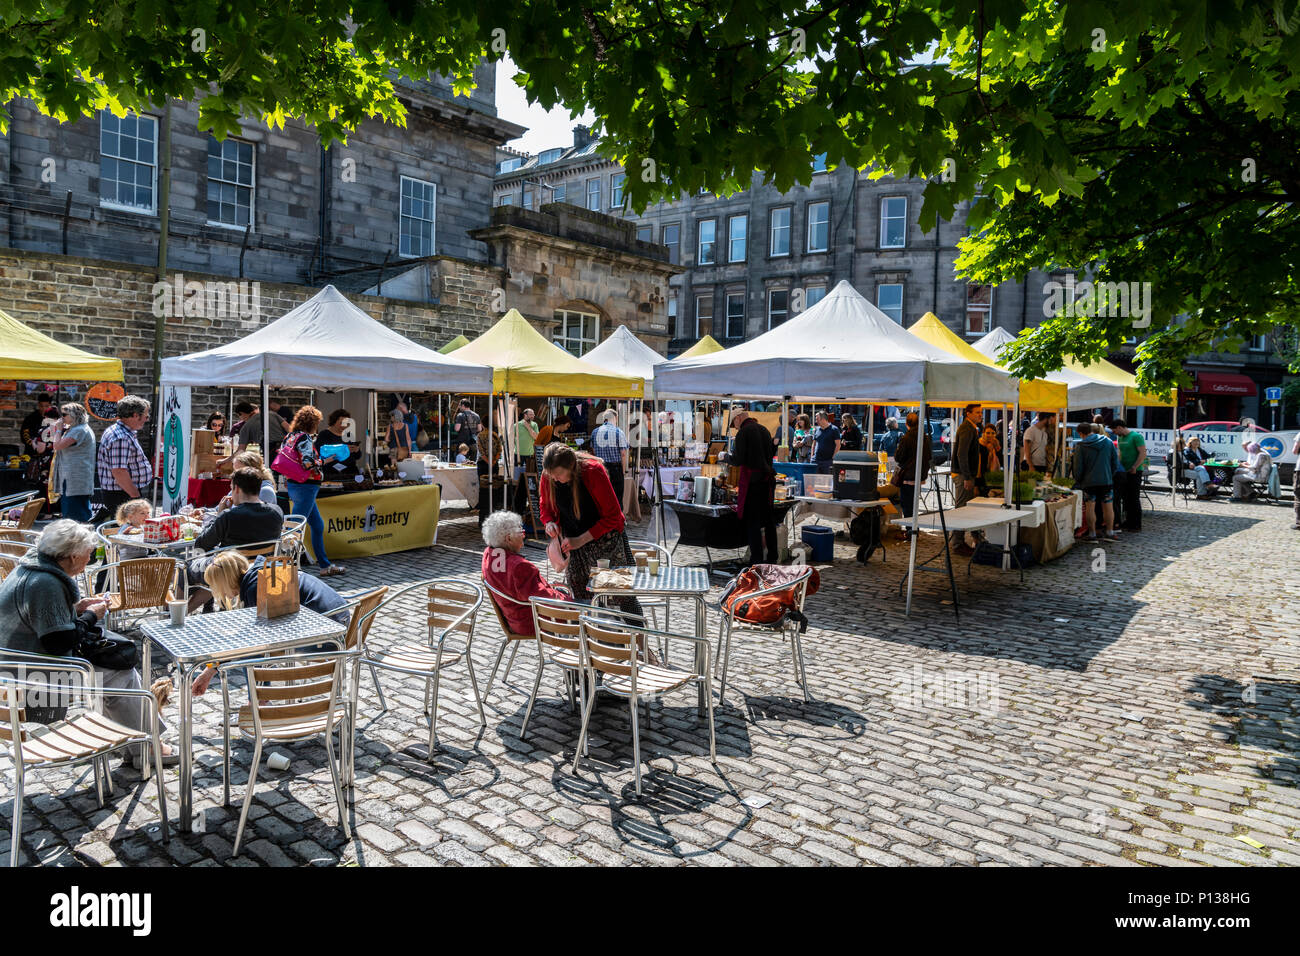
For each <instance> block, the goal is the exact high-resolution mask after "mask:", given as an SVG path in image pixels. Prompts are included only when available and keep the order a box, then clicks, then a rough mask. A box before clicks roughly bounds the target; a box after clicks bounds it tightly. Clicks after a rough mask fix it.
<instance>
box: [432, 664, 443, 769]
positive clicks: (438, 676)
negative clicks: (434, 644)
mask: <svg viewBox="0 0 1300 956" xmlns="http://www.w3.org/2000/svg"><path fill="white" fill-rule="evenodd" d="M441 681H442V645H441V644H439V645H438V656H437V658H436V659H435V660H434V662H433V687H432V692H433V696H432V705H431V707H430V709H429V760H433V747H434V744H435V743H436V742H437V739H438V685H439V684H440V683H441Z"/></svg>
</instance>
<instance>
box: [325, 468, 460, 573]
mask: <svg viewBox="0 0 1300 956" xmlns="http://www.w3.org/2000/svg"><path fill="white" fill-rule="evenodd" d="M440 505H441V497H440V494H439V488H438V486H437V485H410V486H407V487H402V488H377V489H375V490H374V491H354V492H352V493H350V494H343V495H332V496H330V497H328V498H317V499H316V506H317V507H318V508H319V509H320V515H321V519H322V520H323V521H324V522H325V549H326V551H327V552H328V554H329V556H330V560H331V561H333V560H334V559H335V558H364V557H368V556H370V555H372V554H392V553H393V552H395V551H409V550H411V549H412V548H427V547H430V546H431V545H432V544H433V543H434V541H435V540H436V539H437V536H438V512H439V508H440ZM307 541H308V545H309V546H310V547H311V551H312V556H313V557H315V555H316V548H315V545H314V544H313V543H312V541H311V532H310V531H308V535H307Z"/></svg>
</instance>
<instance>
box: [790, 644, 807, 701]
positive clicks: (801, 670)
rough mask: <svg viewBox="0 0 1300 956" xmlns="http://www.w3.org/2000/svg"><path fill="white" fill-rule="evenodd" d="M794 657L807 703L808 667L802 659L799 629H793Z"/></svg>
mask: <svg viewBox="0 0 1300 956" xmlns="http://www.w3.org/2000/svg"><path fill="white" fill-rule="evenodd" d="M793 637H794V648H793V650H794V652H795V659H796V660H797V661H798V662H799V678H800V680H799V683H800V685H801V686H802V687H803V700H804V703H805V704H806V703H808V702H809V701H810V700H811V698H810V697H809V696H808V668H807V666H806V665H805V664H804V659H803V637H802V636H801V635H800V634H799V629H798V628H797V627H796V628H794V629H793Z"/></svg>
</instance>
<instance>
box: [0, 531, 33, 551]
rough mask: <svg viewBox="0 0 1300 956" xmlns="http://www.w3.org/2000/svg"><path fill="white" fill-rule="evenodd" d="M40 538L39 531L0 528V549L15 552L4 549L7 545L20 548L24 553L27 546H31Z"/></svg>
mask: <svg viewBox="0 0 1300 956" xmlns="http://www.w3.org/2000/svg"><path fill="white" fill-rule="evenodd" d="M40 540H41V533H40V532H39V531H19V530H18V529H17V528H4V529H0V550H4V551H5V553H6V554H14V553H16V552H14V551H9V550H5V548H6V547H7V546H12V547H17V548H22V549H23V551H24V553H26V551H27V549H28V548H31V547H33V546H34V545H35V544H36V543H37V542H38V541H40Z"/></svg>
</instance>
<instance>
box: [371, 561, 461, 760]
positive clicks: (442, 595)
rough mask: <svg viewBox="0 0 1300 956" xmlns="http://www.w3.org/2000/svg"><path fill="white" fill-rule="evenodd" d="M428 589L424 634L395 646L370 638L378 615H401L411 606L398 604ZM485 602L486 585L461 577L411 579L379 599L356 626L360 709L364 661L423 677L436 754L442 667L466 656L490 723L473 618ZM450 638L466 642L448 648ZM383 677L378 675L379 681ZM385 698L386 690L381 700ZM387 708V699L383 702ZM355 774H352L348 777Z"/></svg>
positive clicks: (430, 750)
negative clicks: (482, 691) (476, 671)
mask: <svg viewBox="0 0 1300 956" xmlns="http://www.w3.org/2000/svg"><path fill="white" fill-rule="evenodd" d="M419 588H423V589H425V591H426V600H427V606H426V618H425V620H426V622H427V633H426V637H425V640H423V641H417V640H406V641H401V642H399V643H397V644H394V645H392V646H388V647H384V648H382V649H380V650H376V649H375V648H374V646H373V642H372V641H370V640H369V634H370V627H371V625H372V624H373V623H374V618H376V617H379V616H381V615H389V616H392V617H393V618H394V619H395V621H394V623H396V619H397V618H398V617H399V615H400V616H402V617H405V615H406V614H407V613H409V611H401V612H399V611H398V610H397V609H396V608H395V605H397V604H399V603H400V602H401V600H402V598H403V597H405V596H406V595H407V594H408V593H410V592H412V591H415V590H416V589H419ZM482 603H483V589H482V588H480V587H479V586H478V585H477V584H471V583H469V582H466V581H461V580H458V579H456V578H432V579H430V580H427V581H419V582H416V583H415V584H410V585H407V586H406V587H404V588H402V589H401V590H400V591H398V592H397V593H395V594H393V595H392V596H391V597H389V598H387V599H385V600H384V601H383V602H382V603H380V604H378V605H377V606H376V607H375V608H374V609H373V610H371V611H370V612H369V613H367V614H366V615H364V616H363V617H362V618H361V619H360V622H359V625H358V628H357V632H356V633H357V650H358V656H357V658H356V660H355V661H354V663H353V673H352V708H353V712H354V713H355V712H356V706H357V693H358V690H359V687H360V680H359V673H358V668H360V666H361V665H362V664H363V663H364V664H366V665H367V666H368V667H371V668H372V670H373V669H374V668H378V669H379V670H385V671H392V672H394V673H398V674H410V675H412V676H414V677H421V678H423V679H424V712H425V713H426V714H427V715H428V716H429V755H428V759H429V760H432V759H433V748H434V746H435V745H436V743H437V728H438V688H439V684H440V682H441V679H442V672H443V671H444V670H446V669H447V668H448V667H451V666H452V665H454V664H456V663H458V662H459V661H461V660H464V662H465V668H466V670H468V671H469V680H470V684H471V685H472V687H473V689H474V700H475V702H476V703H477V704H478V715H479V721H480V724H479V725H480V726H482V727H486V726H487V717H486V716H485V715H484V713H483V698H482V696H481V695H480V694H479V689H478V678H477V677H476V676H475V675H474V659H473V656H472V654H473V647H474V623H475V619H476V618H477V616H478V609H479V607H480V605H482ZM448 638H452V639H453V640H456V641H460V642H463V646H462V647H461V648H460V649H456V648H455V647H452V648H448V647H447V641H448ZM377 683H378V680H377V679H376V684H377ZM382 703H383V700H382V696H381V704H382ZM384 709H385V710H387V705H386V704H385V705H384ZM349 779H350V778H349Z"/></svg>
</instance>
